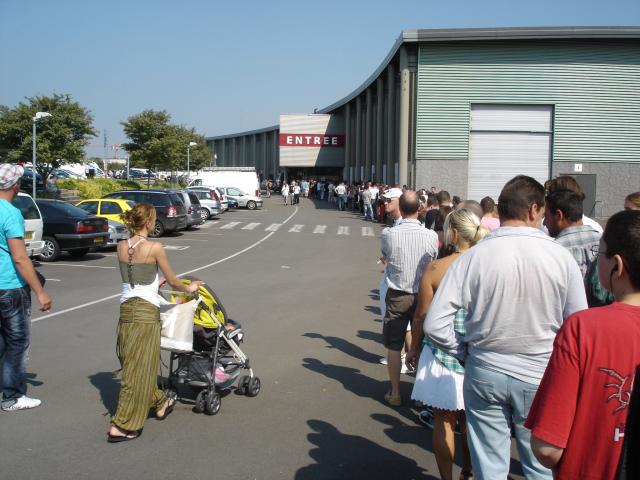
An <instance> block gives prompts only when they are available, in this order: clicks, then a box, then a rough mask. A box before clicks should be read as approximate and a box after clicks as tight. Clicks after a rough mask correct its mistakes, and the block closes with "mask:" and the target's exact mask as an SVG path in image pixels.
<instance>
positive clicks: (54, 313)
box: [31, 207, 298, 323]
mask: <svg viewBox="0 0 640 480" xmlns="http://www.w3.org/2000/svg"><path fill="white" fill-rule="evenodd" d="M296 213H298V207H296V209H295V210H294V211H293V213H292V214H291V215H289V216H288V217H287V218H286V219H285V220H284V221H283V222H282V225H284V224H285V223H287V222H288V221H289V220H291V219H292V218H293V217H294V215H295V214H296ZM278 225H280V224H278ZM274 234H275V232H270V233H268V234H266V235H265V236H264V237H262V238H261V239H260V240H258V241H257V242H255V243H252V244H251V245H249V246H248V247H246V248H243V249H242V250H240V251H238V252H236V253H234V254H232V255H229V256H228V257H225V258H221V259H220V260H216V261H215V262H211V263H209V264H207V265H203V266H201V267H198V268H194V269H193V270H189V271H188V272H183V273H180V274H178V277H183V276H185V275H190V274H192V273H196V272H200V271H202V270H206V269H207V268H211V267H214V266H216V265H219V264H221V263H223V262H226V261H227V260H231V259H232V258H235V257H237V256H238V255H242V254H243V253H245V252H248V251H249V250H252V249H254V248H255V247H257V246H258V245H260V244H261V243H262V242H264V241H266V240H268V239H269V238H271V236H272V235H274ZM113 268H115V267H113ZM119 296H120V293H116V294H115V295H109V296H108V297H103V298H99V299H97V300H93V301H92V302H87V303H83V304H81V305H76V306H75V307H70V308H65V309H64V310H60V311H59V312H53V313H48V314H46V315H42V316H40V317H38V318H33V319H31V323H36V322H39V321H40V320H45V319H47V318H51V317H57V316H58V315H64V314H65V313H69V312H74V311H76V310H80V309H81V308H86V307H90V306H91V305H96V304H97V303H102V302H106V301H109V300H113V299H114V298H118V297H119Z"/></svg>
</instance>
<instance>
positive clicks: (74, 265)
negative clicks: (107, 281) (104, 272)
mask: <svg viewBox="0 0 640 480" xmlns="http://www.w3.org/2000/svg"><path fill="white" fill-rule="evenodd" d="M42 265H47V266H50V267H57V266H61V267H79V268H105V269H108V270H115V268H116V267H102V266H100V265H76V264H75V263H60V262H56V263H42Z"/></svg>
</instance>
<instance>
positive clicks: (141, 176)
mask: <svg viewBox="0 0 640 480" xmlns="http://www.w3.org/2000/svg"><path fill="white" fill-rule="evenodd" d="M147 178H148V179H150V180H155V179H156V174H155V173H153V172H152V171H151V170H147V169H146V168H130V169H129V180H146V179H147Z"/></svg>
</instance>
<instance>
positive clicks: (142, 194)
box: [104, 189, 187, 237]
mask: <svg viewBox="0 0 640 480" xmlns="http://www.w3.org/2000/svg"><path fill="white" fill-rule="evenodd" d="M104 198H120V199H122V200H129V201H132V202H135V203H149V204H151V205H153V206H154V207H155V209H156V226H155V228H154V230H153V232H150V235H151V236H152V237H160V236H162V235H163V234H164V233H168V232H173V231H175V230H183V229H185V228H187V209H186V207H185V206H184V203H183V201H182V198H181V197H180V195H178V194H177V193H175V192H174V191H172V190H160V189H157V190H156V189H149V190H146V189H144V190H120V191H117V192H113V193H110V194H109V195H106V196H105V197H104Z"/></svg>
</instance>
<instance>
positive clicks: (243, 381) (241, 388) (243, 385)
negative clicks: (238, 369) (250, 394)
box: [236, 375, 251, 395]
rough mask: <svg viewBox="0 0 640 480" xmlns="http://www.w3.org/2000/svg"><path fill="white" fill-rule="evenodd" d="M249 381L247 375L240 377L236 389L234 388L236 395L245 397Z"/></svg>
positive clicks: (249, 378)
mask: <svg viewBox="0 0 640 480" xmlns="http://www.w3.org/2000/svg"><path fill="white" fill-rule="evenodd" d="M249 380H251V377H250V376H249V375H242V376H241V377H240V380H238V387H237V388H236V393H237V394H238V395H245V394H246V393H247V387H248V386H249Z"/></svg>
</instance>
